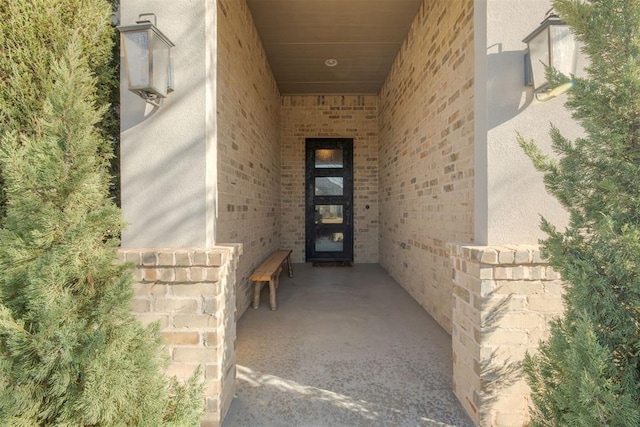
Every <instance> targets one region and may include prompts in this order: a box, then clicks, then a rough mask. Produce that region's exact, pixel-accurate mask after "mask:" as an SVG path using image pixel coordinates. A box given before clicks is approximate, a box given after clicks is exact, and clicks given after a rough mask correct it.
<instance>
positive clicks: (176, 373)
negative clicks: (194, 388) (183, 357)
mask: <svg viewBox="0 0 640 427" xmlns="http://www.w3.org/2000/svg"><path fill="white" fill-rule="evenodd" d="M200 367H201V366H200V364H198V363H171V364H169V366H168V367H167V369H166V371H165V373H166V375H167V376H170V377H178V378H182V379H187V378H191V377H192V376H193V374H195V373H196V372H197V371H198V368H200Z"/></svg>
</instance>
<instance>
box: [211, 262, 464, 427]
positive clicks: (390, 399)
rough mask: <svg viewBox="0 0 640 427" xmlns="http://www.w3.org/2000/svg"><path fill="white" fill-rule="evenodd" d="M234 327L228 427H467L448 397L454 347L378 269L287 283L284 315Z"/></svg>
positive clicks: (265, 306) (263, 315)
mask: <svg viewBox="0 0 640 427" xmlns="http://www.w3.org/2000/svg"><path fill="white" fill-rule="evenodd" d="M267 288H268V287H265V288H263V293H262V298H261V304H260V308H259V309H257V310H253V309H252V308H249V309H248V311H247V312H246V313H245V314H244V316H243V317H242V318H241V319H240V321H239V322H238V327H237V336H238V337H237V391H236V397H235V398H234V400H233V402H232V404H231V408H230V409H229V412H228V413H227V416H226V418H225V421H224V423H223V426H224V427H236V426H242V427H245V426H246V427H258V426H278V427H286V426H291V427H311V426H313V427H324V426H367V427H369V426H412V427H413V426H455V427H467V426H469V427H471V426H473V423H472V422H471V420H470V419H469V418H468V417H467V416H466V414H465V413H464V410H463V409H462V406H461V405H460V404H459V403H458V401H457V400H456V398H455V396H454V395H453V392H452V391H451V338H450V337H449V335H447V333H446V332H445V331H444V330H443V329H442V328H441V327H440V326H439V325H438V324H437V323H436V322H435V321H434V320H433V319H432V318H431V317H430V316H429V315H428V314H427V313H426V312H425V311H424V310H423V309H422V308H421V307H420V306H419V305H418V304H417V303H416V302H415V301H414V300H413V299H412V298H411V297H410V296H409V294H408V293H407V292H406V291H404V290H403V289H402V288H401V287H400V286H399V285H398V284H397V283H396V282H395V281H394V280H393V279H392V278H391V277H390V276H389V275H388V274H387V273H386V271H385V270H384V269H383V268H382V267H380V266H379V265H377V264H355V265H354V266H353V267H312V266H311V264H295V265H294V278H292V279H290V278H288V277H286V274H284V272H283V274H282V275H281V282H280V287H279V289H278V310H277V311H275V312H272V311H270V310H269V298H268V289H267Z"/></svg>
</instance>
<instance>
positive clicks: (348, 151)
mask: <svg viewBox="0 0 640 427" xmlns="http://www.w3.org/2000/svg"><path fill="white" fill-rule="evenodd" d="M336 148H341V149H342V150H343V167H342V168H316V167H315V152H316V150H321V149H336ZM336 175H339V176H342V177H343V195H342V196H316V195H315V178H316V177H333V176H336ZM353 175H354V169H353V138H306V139H305V260H306V261H307V262H325V261H336V262H353V235H354V229H355V227H354V218H353V198H354V194H353V193H354V185H353ZM317 201H318V202H320V203H316V202H317ZM316 204H342V205H343V223H342V224H336V225H333V224H322V225H318V224H316V223H315V205H316ZM318 229H323V230H325V231H328V230H333V229H335V231H337V232H342V233H343V245H342V246H343V250H342V251H341V252H321V251H316V250H315V236H316V230H318Z"/></svg>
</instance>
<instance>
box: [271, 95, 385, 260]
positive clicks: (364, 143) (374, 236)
mask: <svg viewBox="0 0 640 427" xmlns="http://www.w3.org/2000/svg"><path fill="white" fill-rule="evenodd" d="M281 123H282V178H281V182H282V202H281V203H282V204H281V206H282V221H281V223H282V245H283V247H284V248H287V249H292V250H293V253H292V255H291V260H292V261H293V262H304V261H305V193H304V187H305V140H306V138H353V163H354V164H353V171H354V177H353V179H354V195H353V218H354V242H353V246H354V261H355V262H361V263H369V262H371V263H375V262H378V99H377V97H376V96H304V95H300V96H283V97H282V111H281ZM367 206H368V209H367Z"/></svg>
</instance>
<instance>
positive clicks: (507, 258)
mask: <svg viewBox="0 0 640 427" xmlns="http://www.w3.org/2000/svg"><path fill="white" fill-rule="evenodd" d="M514 261H515V254H514V253H513V251H511V250H506V249H505V250H501V251H499V252H498V262H499V263H500V264H501V265H504V264H513V263H514Z"/></svg>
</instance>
